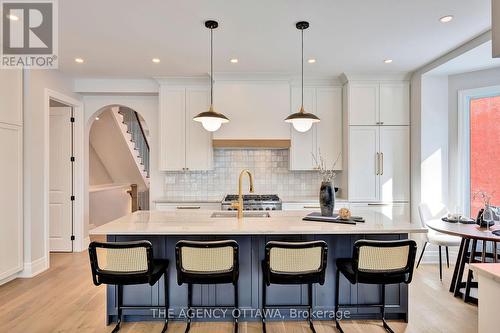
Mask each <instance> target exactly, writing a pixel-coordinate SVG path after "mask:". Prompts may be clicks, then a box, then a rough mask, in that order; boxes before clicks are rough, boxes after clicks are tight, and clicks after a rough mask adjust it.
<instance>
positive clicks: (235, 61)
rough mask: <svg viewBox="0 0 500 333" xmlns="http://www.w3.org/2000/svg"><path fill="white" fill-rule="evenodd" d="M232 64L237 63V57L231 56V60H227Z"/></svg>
mask: <svg viewBox="0 0 500 333" xmlns="http://www.w3.org/2000/svg"><path fill="white" fill-rule="evenodd" d="M229 61H230V62H231V63H232V64H237V63H238V61H239V60H238V59H237V58H232V59H231V60H229Z"/></svg>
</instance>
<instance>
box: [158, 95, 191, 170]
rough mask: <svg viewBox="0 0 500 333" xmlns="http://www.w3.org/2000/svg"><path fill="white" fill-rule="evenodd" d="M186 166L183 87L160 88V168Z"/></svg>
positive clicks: (178, 168)
mask: <svg viewBox="0 0 500 333" xmlns="http://www.w3.org/2000/svg"><path fill="white" fill-rule="evenodd" d="M185 166H186V108H185V89H184V88H175V87H161V88H160V170H164V171H176V170H183V169H184V168H185Z"/></svg>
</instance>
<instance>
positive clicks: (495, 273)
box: [471, 263, 500, 283]
mask: <svg viewBox="0 0 500 333" xmlns="http://www.w3.org/2000/svg"><path fill="white" fill-rule="evenodd" d="M471 266H472V270H473V271H474V272H476V273H478V274H481V275H484V276H486V277H488V278H490V279H492V280H495V281H496V282H499V283H500V263H481V264H472V265H471Z"/></svg>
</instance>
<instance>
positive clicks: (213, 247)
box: [175, 240, 239, 333]
mask: <svg viewBox="0 0 500 333" xmlns="http://www.w3.org/2000/svg"><path fill="white" fill-rule="evenodd" d="M238 255H239V251H238V243H236V242H235V241H233V240H224V241H210V242H202V241H186V240H182V241H179V242H177V245H176V246H175V260H176V266H177V283H178V284H179V285H182V284H183V283H187V285H188V313H189V312H190V311H191V309H192V308H213V307H218V308H234V309H238V276H239V260H238ZM222 283H232V284H233V286H234V305H231V306H229V305H219V306H204V305H201V304H200V305H193V284H222ZM190 317H191V316H187V325H186V330H185V333H187V332H188V331H189V329H190V327H191V318H190ZM234 332H236V333H237V332H238V319H237V318H236V316H235V317H234Z"/></svg>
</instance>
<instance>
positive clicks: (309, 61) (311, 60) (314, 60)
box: [307, 58, 316, 64]
mask: <svg viewBox="0 0 500 333" xmlns="http://www.w3.org/2000/svg"><path fill="white" fill-rule="evenodd" d="M307 62H308V63H310V64H314V63H315V62H316V59H314V58H311V59H307Z"/></svg>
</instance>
